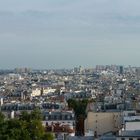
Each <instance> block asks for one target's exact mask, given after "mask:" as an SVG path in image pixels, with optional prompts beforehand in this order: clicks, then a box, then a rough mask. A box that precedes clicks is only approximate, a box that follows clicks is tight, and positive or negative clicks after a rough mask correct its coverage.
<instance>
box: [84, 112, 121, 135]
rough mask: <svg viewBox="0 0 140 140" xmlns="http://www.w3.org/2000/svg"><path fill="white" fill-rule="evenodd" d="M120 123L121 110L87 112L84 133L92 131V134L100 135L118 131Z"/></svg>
mask: <svg viewBox="0 0 140 140" xmlns="http://www.w3.org/2000/svg"><path fill="white" fill-rule="evenodd" d="M121 124H122V113H121V112H88V115H87V118H86V120H85V133H88V132H89V131H93V132H94V135H96V136H101V135H103V134H105V133H108V132H118V131H119V129H120V128H121V126H122V125H121Z"/></svg>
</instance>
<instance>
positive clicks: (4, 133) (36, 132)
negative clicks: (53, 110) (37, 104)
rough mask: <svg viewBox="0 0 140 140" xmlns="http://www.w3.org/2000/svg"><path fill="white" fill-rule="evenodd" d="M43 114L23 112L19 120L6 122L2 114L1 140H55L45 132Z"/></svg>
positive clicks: (36, 111) (0, 121) (35, 111)
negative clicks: (42, 120)
mask: <svg viewBox="0 0 140 140" xmlns="http://www.w3.org/2000/svg"><path fill="white" fill-rule="evenodd" d="M41 118H42V116H41V112H40V111H39V110H38V109H35V110H34V111H32V112H31V113H28V112H26V111H24V112H22V113H21V115H20V117H19V119H9V120H6V119H5V118H4V115H3V114H2V113H1V112H0V140H53V136H52V134H48V133H46V132H45V128H44V127H43V126H42V122H41Z"/></svg>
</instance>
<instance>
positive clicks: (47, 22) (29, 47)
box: [0, 0, 140, 69]
mask: <svg viewBox="0 0 140 140" xmlns="http://www.w3.org/2000/svg"><path fill="white" fill-rule="evenodd" d="M139 7H140V1H139V0H133V1H132V0H59V1H58V0H30V1H28V0H20V1H19V0H4V1H3V0H0V60H1V61H0V66H1V68H4V69H5V68H15V67H31V68H41V69H42V68H71V67H74V66H79V65H82V66H85V67H92V66H95V65H96V64H120V65H134V66H139V54H140V47H139V44H140V40H139V35H140V9H139Z"/></svg>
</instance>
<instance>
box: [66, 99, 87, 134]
mask: <svg viewBox="0 0 140 140" xmlns="http://www.w3.org/2000/svg"><path fill="white" fill-rule="evenodd" d="M88 102H89V101H88V100H87V99H84V100H74V99H69V100H68V106H69V108H73V110H74V112H75V116H76V131H77V135H84V120H85V118H86V107H87V104H88Z"/></svg>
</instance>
